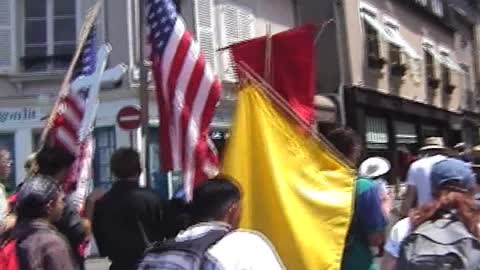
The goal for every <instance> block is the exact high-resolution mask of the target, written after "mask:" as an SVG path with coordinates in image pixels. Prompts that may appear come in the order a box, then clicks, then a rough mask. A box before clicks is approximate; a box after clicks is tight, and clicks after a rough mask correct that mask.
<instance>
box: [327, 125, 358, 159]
mask: <svg viewBox="0 0 480 270" xmlns="http://www.w3.org/2000/svg"><path fill="white" fill-rule="evenodd" d="M327 139H328V140H329V141H330V143H331V144H332V145H333V146H334V147H335V148H337V150H338V151H339V152H340V153H342V154H343V155H344V156H346V157H347V158H348V157H351V156H352V154H353V153H354V152H355V147H358V146H359V145H361V139H360V137H359V136H358V134H357V133H356V132H355V131H354V130H353V129H351V128H337V129H334V130H332V131H331V132H329V133H328V134H327Z"/></svg>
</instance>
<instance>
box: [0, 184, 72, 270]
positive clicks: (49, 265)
mask: <svg viewBox="0 0 480 270" xmlns="http://www.w3.org/2000/svg"><path fill="white" fill-rule="evenodd" d="M63 197H64V195H63V192H62V191H61V189H59V188H58V186H57V185H56V184H55V183H54V181H53V180H52V179H50V178H49V177H46V176H40V175H39V176H34V177H32V178H31V179H28V181H26V182H25V184H24V185H23V186H22V188H21V189H20V191H19V192H18V194H17V202H16V212H17V215H18V220H17V223H16V225H15V227H13V228H12V229H11V230H10V231H7V232H5V233H4V234H2V236H1V239H0V243H2V246H3V244H5V243H7V242H8V241H10V240H16V241H17V242H16V251H17V256H18V261H19V264H20V268H21V269H22V270H73V269H74V266H73V260H72V255H71V250H70V247H69V245H68V243H67V242H66V240H65V239H64V237H63V235H62V234H60V233H59V232H58V231H57V229H56V228H55V226H54V225H53V223H54V222H56V221H58V220H59V219H60V217H61V215H62V211H63V207H64V203H63Z"/></svg>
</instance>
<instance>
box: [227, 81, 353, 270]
mask: <svg viewBox="0 0 480 270" xmlns="http://www.w3.org/2000/svg"><path fill="white" fill-rule="evenodd" d="M306 133H307V132H303V131H302V129H301V128H299V126H298V124H297V123H296V122H295V121H293V120H291V119H290V118H289V117H287V116H286V114H284V113H283V111H280V109H279V108H277V106H276V105H275V104H274V103H273V102H272V101H271V100H270V99H269V98H268V97H267V96H266V95H265V94H264V92H262V90H260V88H258V87H257V86H245V87H244V88H243V89H242V90H240V91H239V96H238V103H237V108H236V114H235V119H234V122H233V127H232V133H231V136H230V138H229V141H228V144H227V147H226V150H225V151H226V152H225V156H224V160H223V169H222V172H223V174H225V175H228V176H231V177H233V178H234V179H236V180H237V181H238V182H239V184H240V185H241V188H242V191H243V205H242V207H243V214H242V223H241V227H242V228H246V229H254V230H258V231H260V232H261V233H263V234H265V235H266V236H267V237H268V238H269V239H270V240H271V241H272V243H273V245H274V246H275V248H276V250H277V252H278V254H279V255H280V258H281V259H282V261H283V263H284V264H285V266H286V268H287V269H293V270H303V269H305V270H319V269H320V270H323V269H326V270H333V269H340V264H341V257H342V252H343V247H344V244H345V238H346V235H347V230H348V226H349V224H350V218H351V214H352V205H353V202H352V200H353V194H352V192H353V178H354V172H353V171H352V170H351V169H350V168H349V167H348V166H347V165H346V164H344V163H343V162H342V161H340V160H339V159H338V158H337V157H336V156H335V155H334V154H333V153H332V152H331V151H328V150H327V147H326V145H325V144H322V143H321V142H319V141H318V140H316V139H315V138H313V137H312V136H311V135H309V134H306Z"/></svg>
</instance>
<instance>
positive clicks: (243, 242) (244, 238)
mask: <svg viewBox="0 0 480 270" xmlns="http://www.w3.org/2000/svg"><path fill="white" fill-rule="evenodd" d="M222 243H223V244H231V245H232V246H236V247H237V248H245V249H250V248H252V247H255V248H256V249H257V251H258V248H260V249H262V248H263V249H264V250H265V249H268V250H271V251H273V250H274V248H273V245H272V244H271V243H270V241H269V240H268V238H267V237H266V236H265V235H263V234H262V233H260V232H257V231H253V230H245V229H239V230H236V231H233V232H231V233H229V234H227V235H226V236H225V237H224V238H223V239H222V240H220V241H219V242H218V244H219V245H221V244H222Z"/></svg>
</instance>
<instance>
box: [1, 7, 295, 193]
mask: <svg viewBox="0 0 480 270" xmlns="http://www.w3.org/2000/svg"><path fill="white" fill-rule="evenodd" d="M135 2H137V1H133V0H123V1H119V0H105V1H104V6H103V8H102V10H101V12H100V15H99V18H98V22H97V26H96V27H97V36H98V40H99V41H100V42H109V43H110V44H112V47H113V51H112V53H111V55H110V58H109V61H108V67H113V66H115V65H117V64H119V63H125V64H126V65H128V66H129V72H128V74H126V75H125V76H124V78H123V80H122V83H121V85H115V86H110V87H108V86H107V87H106V89H102V91H101V93H100V106H99V110H98V115H97V119H96V124H95V131H94V135H95V141H96V143H95V144H96V151H95V161H94V166H93V167H94V180H95V181H94V182H95V184H96V185H97V186H104V185H106V186H108V185H109V184H110V183H111V181H112V177H111V174H110V168H109V166H110V164H109V160H110V155H111V153H112V152H113V151H114V150H115V149H116V148H118V147H120V146H128V145H130V144H131V140H130V133H129V132H126V131H124V130H121V129H120V128H119V127H118V126H117V124H116V114H117V112H118V111H119V110H120V109H121V108H122V107H123V106H126V105H138V103H139V102H138V66H137V65H136V64H137V63H138V62H139V61H138V48H139V46H146V47H147V48H146V50H147V52H148V45H144V43H142V42H140V39H139V38H137V33H138V28H137V26H138V23H137V21H136V19H135V17H134V14H135V12H134V10H135V9H134V8H135ZM175 2H176V4H177V8H178V10H179V11H180V12H181V14H182V16H183V18H184V19H185V21H186V24H187V27H188V28H189V29H190V31H192V32H193V33H194V34H195V35H196V36H197V38H198V40H199V42H200V45H201V47H202V50H203V51H204V53H205V56H206V60H207V62H208V63H209V64H210V65H211V67H212V68H213V69H214V71H215V72H216V73H217V74H219V76H220V78H221V79H222V83H223V96H222V100H221V102H220V104H219V107H218V108H217V114H216V115H215V118H214V121H213V123H212V132H211V137H212V139H214V141H216V142H217V143H218V145H219V146H221V145H222V142H223V140H224V137H225V134H226V130H227V129H228V127H229V125H230V121H231V120H230V119H231V114H232V110H233V105H234V99H235V92H234V87H233V82H234V74H233V71H232V69H231V61H230V58H229V56H228V55H226V54H222V53H219V52H217V50H218V49H219V48H222V47H225V46H228V45H229V44H231V43H234V42H237V41H241V40H243V39H247V38H253V37H256V36H261V35H265V33H266V31H267V24H268V25H270V27H271V30H272V32H273V33H275V32H279V31H283V30H286V29H289V28H291V27H293V26H295V18H296V14H295V10H296V9H295V8H294V5H295V2H294V1H291V0H258V1H247V0H194V1H183V0H179V1H175ZM94 3H95V1H93V0H71V1H64V0H0V147H2V148H7V149H9V150H10V151H11V153H12V156H13V161H14V168H15V169H14V173H13V174H12V176H11V179H10V183H9V185H10V187H14V186H15V184H18V183H19V182H20V181H22V180H23V178H24V176H25V171H24V168H23V164H24V162H25V160H26V159H27V157H28V155H29V154H30V153H32V152H33V151H35V149H36V148H37V146H38V142H39V139H40V134H41V130H42V128H43V126H44V125H45V122H44V121H45V117H46V116H47V115H48V113H49V112H50V109H51V107H52V105H53V103H54V102H55V99H56V96H57V93H58V90H59V87H60V83H61V80H62V79H63V76H64V75H65V72H66V69H67V67H68V63H69V61H70V59H71V57H72V55H73V52H74V48H75V43H76V38H77V36H78V33H79V31H80V27H81V25H82V22H83V19H84V15H85V14H86V12H87V10H88V9H89V8H90V7H91V6H92V5H93V4H94ZM152 90H153V88H150V90H149V91H150V94H151V99H150V100H155V98H154V93H153V91H152ZM150 124H151V132H150V140H151V143H150V145H149V147H150V150H151V151H150V153H151V156H150V167H151V168H152V173H153V175H154V176H155V175H158V174H159V171H160V168H159V166H160V162H159V159H158V156H159V155H158V153H159V151H161V146H159V145H158V142H157V141H158V140H157V136H158V114H157V107H156V103H155V102H153V101H152V102H151V104H150ZM139 135H140V134H139V131H135V132H134V134H133V144H134V146H139V145H140V144H139V142H140V136H139Z"/></svg>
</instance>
